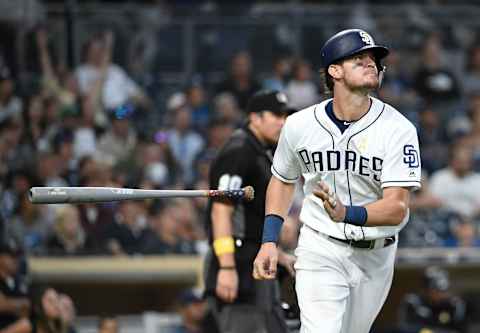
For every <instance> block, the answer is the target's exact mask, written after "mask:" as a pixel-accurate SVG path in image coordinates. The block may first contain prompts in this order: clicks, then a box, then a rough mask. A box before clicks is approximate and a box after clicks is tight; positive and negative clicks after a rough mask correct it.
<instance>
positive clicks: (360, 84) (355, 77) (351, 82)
mask: <svg viewBox="0 0 480 333" xmlns="http://www.w3.org/2000/svg"><path fill="white" fill-rule="evenodd" d="M342 67H343V73H344V82H345V85H346V86H347V87H348V88H350V90H367V91H370V90H374V89H377V88H378V85H379V80H378V69H377V66H376V64H375V56H374V54H373V52H372V51H366V52H361V53H358V54H355V55H354V56H352V57H350V58H347V59H346V60H344V61H343V63H342Z"/></svg>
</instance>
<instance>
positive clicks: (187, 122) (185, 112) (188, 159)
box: [166, 107, 205, 187]
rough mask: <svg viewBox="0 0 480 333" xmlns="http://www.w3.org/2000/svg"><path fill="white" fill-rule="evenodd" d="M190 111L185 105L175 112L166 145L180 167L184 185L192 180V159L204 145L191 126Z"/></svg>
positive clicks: (189, 184) (189, 183)
mask: <svg viewBox="0 0 480 333" xmlns="http://www.w3.org/2000/svg"><path fill="white" fill-rule="evenodd" d="M191 116H192V115H191V113H190V111H189V109H187V108H186V107H183V108H180V109H178V110H177V111H176V113H175V119H174V125H173V126H174V127H173V128H172V129H171V130H169V131H168V132H167V133H166V134H167V141H168V145H169V147H170V149H171V151H172V153H173V156H174V157H175V160H176V161H177V163H178V164H179V165H180V167H181V172H182V174H181V180H182V182H183V184H184V185H185V186H187V187H188V186H191V184H192V183H193V181H194V176H195V172H194V165H193V163H194V161H195V157H196V156H197V155H198V153H199V152H200V151H201V150H202V149H203V146H204V145H205V143H204V139H203V138H202V137H201V136H200V134H198V133H197V132H195V131H194V130H193V129H192V127H191V125H192V124H191Z"/></svg>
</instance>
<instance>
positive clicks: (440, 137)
mask: <svg viewBox="0 0 480 333" xmlns="http://www.w3.org/2000/svg"><path fill="white" fill-rule="evenodd" d="M418 140H419V143H420V145H421V147H422V167H423V168H424V169H425V171H427V173H428V174H431V173H432V172H434V171H436V170H438V169H440V168H443V167H445V165H446V164H447V159H448V138H447V133H446V131H445V128H444V126H443V123H442V121H441V119H440V115H439V114H438V112H435V111H434V110H432V109H431V107H428V106H427V107H426V108H425V109H423V110H422V111H421V112H420V128H419V130H418Z"/></svg>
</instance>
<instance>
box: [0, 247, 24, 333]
mask: <svg viewBox="0 0 480 333" xmlns="http://www.w3.org/2000/svg"><path fill="white" fill-rule="evenodd" d="M21 254H22V251H21V248H20V247H19V245H18V244H17V243H16V242H15V241H14V240H13V239H12V238H10V239H6V240H4V241H2V242H1V243H0V331H1V332H4V331H5V332H14V333H29V332H31V331H32V324H31V321H30V319H29V315H30V308H31V304H30V300H29V286H28V284H27V283H26V282H25V279H24V278H23V276H22V275H20V274H19V264H20V263H19V260H20V256H21Z"/></svg>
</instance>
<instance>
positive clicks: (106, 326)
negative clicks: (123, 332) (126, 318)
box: [98, 316, 119, 333]
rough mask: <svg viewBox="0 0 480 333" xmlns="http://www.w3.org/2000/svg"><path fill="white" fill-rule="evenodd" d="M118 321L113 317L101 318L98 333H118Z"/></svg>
mask: <svg viewBox="0 0 480 333" xmlns="http://www.w3.org/2000/svg"><path fill="white" fill-rule="evenodd" d="M118 326H119V325H118V320H117V318H115V317H113V316H105V317H102V318H100V321H99V322H98V333H118V332H119V327H118Z"/></svg>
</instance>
